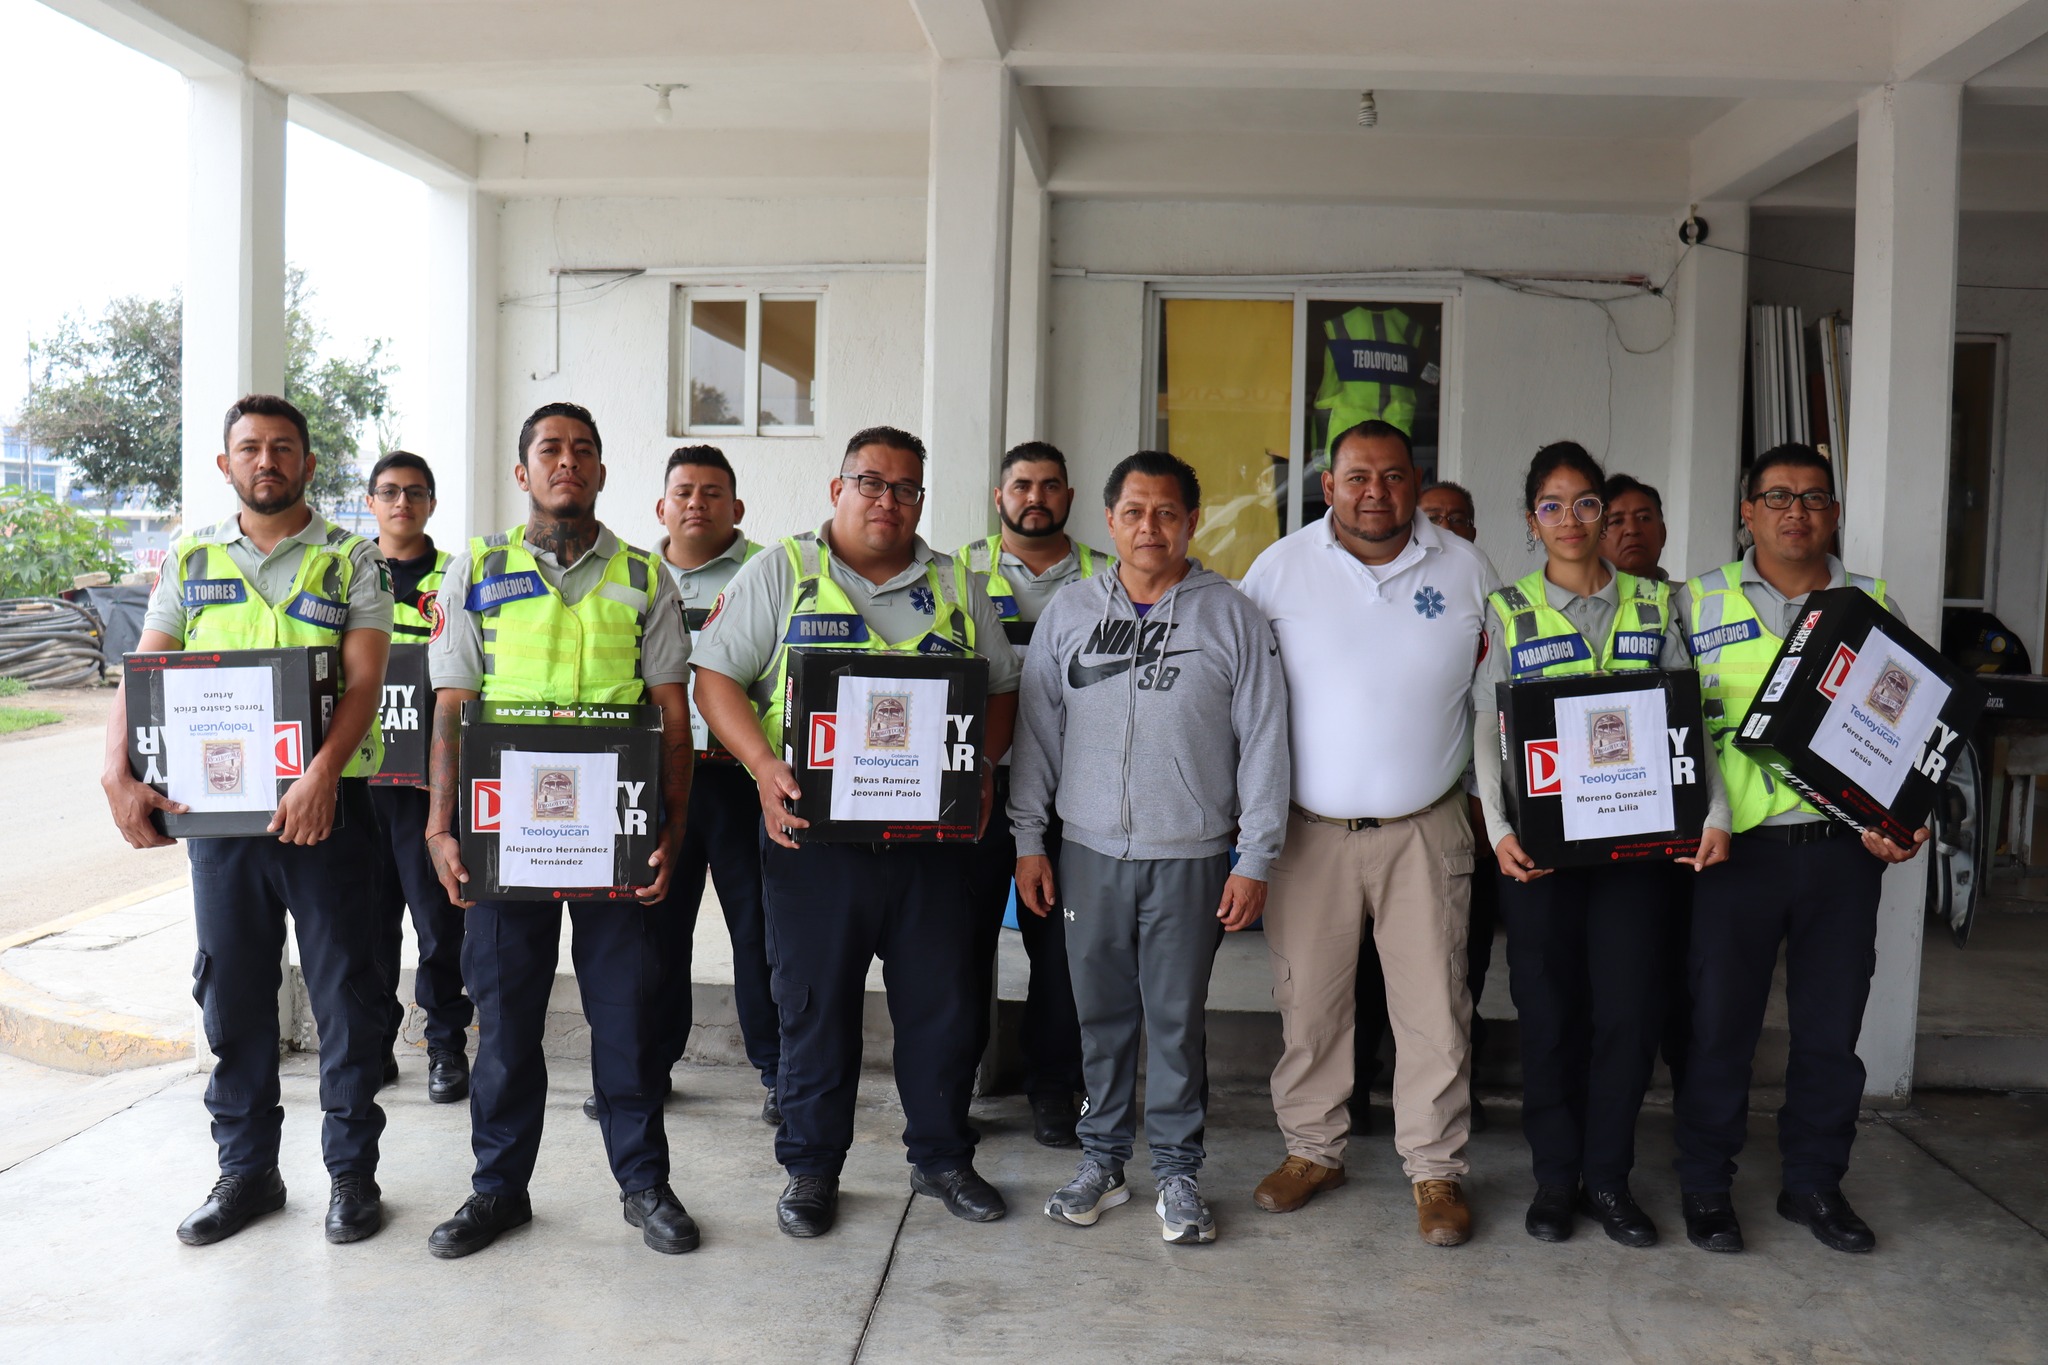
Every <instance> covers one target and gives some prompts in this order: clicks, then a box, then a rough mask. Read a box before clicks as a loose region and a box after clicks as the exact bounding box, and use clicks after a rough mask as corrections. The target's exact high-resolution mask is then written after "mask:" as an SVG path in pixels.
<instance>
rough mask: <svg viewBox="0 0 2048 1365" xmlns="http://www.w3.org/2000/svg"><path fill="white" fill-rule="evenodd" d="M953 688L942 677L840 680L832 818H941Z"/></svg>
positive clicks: (910, 820)
mask: <svg viewBox="0 0 2048 1365" xmlns="http://www.w3.org/2000/svg"><path fill="white" fill-rule="evenodd" d="M950 690H951V689H950V688H949V687H948V685H947V682H946V680H945V679H944V678H867V677H858V676H853V675H847V674H842V675H841V676H840V678H839V712H838V715H839V720H838V727H837V730H838V740H837V744H836V747H835V749H834V752H833V759H832V809H831V815H832V818H833V819H834V820H888V821H891V822H895V823H904V824H908V823H919V822H925V821H931V820H936V819H938V818H939V781H940V777H941V775H942V774H944V772H945V771H946V738H947V737H946V701H947V697H948V694H949V692H950Z"/></svg>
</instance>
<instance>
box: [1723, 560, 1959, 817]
mask: <svg viewBox="0 0 2048 1365" xmlns="http://www.w3.org/2000/svg"><path fill="white" fill-rule="evenodd" d="M1984 703H1985V692H1984V689H1983V687H1982V686H1980V685H1979V684H1978V683H1976V682H1975V681H1973V680H1972V679H1971V678H1970V677H1969V675H1968V674H1965V673H1964V672H1962V671H1961V670H1960V669H1958V668H1956V667H1955V665H1953V664H1952V663H1950V662H1949V661H1948V660H1947V659H1945V658H1943V657H1942V656H1941V655H1940V654H1939V653H1938V652H1937V651H1936V650H1935V649H1934V648H1933V647H1932V646H1930V645H1929V644H1927V643H1926V642H1925V641H1924V640H1922V639H1921V638H1920V637H1919V636H1917V635H1915V634H1913V632H1912V631H1910V630H1908V629H1907V628H1906V625H1905V623H1904V622H1903V621H1901V620H1899V618H1898V617H1896V616H1893V615H1892V614H1891V613H1890V612H1888V611H1886V610H1885V609H1884V608H1883V607H1880V606H1879V605H1878V604H1877V603H1876V602H1875V601H1874V600H1872V598H1871V597H1870V595H1869V594H1868V593H1865V592H1864V591H1862V590H1861V589H1859V588H1830V589H1828V590H1826V591H1823V592H1817V593H1814V594H1813V595H1812V596H1810V597H1808V598H1807V599H1806V608H1805V610H1804V611H1803V612H1802V613H1801V615H1800V617H1799V621H1798V624H1797V625H1796V626H1795V628H1794V629H1793V631H1792V634H1791V636H1790V638H1788V639H1787V640H1786V641H1785V643H1784V646H1783V647H1782V648H1780V649H1779V650H1778V657H1777V660H1776V661H1775V662H1774V663H1773V664H1772V665H1771V670H1770V672H1769V673H1767V674H1765V675H1764V686H1763V690H1762V691H1761V692H1759V693H1758V694H1757V698H1756V701H1755V702H1754V703H1752V704H1751V706H1750V709H1749V714H1748V715H1747V716H1745V717H1744V718H1743V722H1742V729H1741V731H1740V733H1738V734H1737V735H1736V737H1735V744H1736V747H1737V748H1739V749H1741V750H1742V751H1743V752H1744V753H1746V754H1748V755H1749V756H1750V757H1751V758H1753V759H1755V760H1756V761H1757V763H1758V764H1760V765H1761V766H1762V767H1763V768H1764V769H1765V770H1766V771H1768V772H1769V773H1770V774H1771V775H1772V776H1774V777H1776V778H1778V779H1779V780H1781V781H1783V782H1786V783H1789V784H1790V785H1791V786H1792V787H1793V788H1795V789H1796V790H1797V791H1798V792H1799V793H1800V794H1801V795H1802V796H1804V797H1805V798H1806V800H1807V801H1809V802H1810V803H1812V805H1813V807H1814V809H1816V810H1818V811H1820V812H1821V813H1822V814H1823V815H1827V816H1830V817H1832V818H1834V819H1836V820H1840V821H1842V822H1843V823H1845V824H1847V825H1850V826H1852V827H1854V828H1855V829H1857V830H1859V831H1860V830H1872V829H1874V830H1877V831H1879V832H1881V833H1882V834H1884V836H1885V837H1886V838H1888V839H1890V840H1891V841H1892V842H1893V843H1896V844H1899V845H1900V846H1902V847H1908V848H1910V847H1911V846H1912V843H1913V831H1914V830H1916V829H1918V828H1919V827H1920V826H1922V825H1924V824H1926V823H1927V816H1928V814H1929V812H1931V811H1932V810H1933V809H1934V800H1935V796H1936V794H1937V793H1938V792H1939V791H1940V788H1941V784H1942V782H1943V781H1944V780H1945V779H1946V778H1947V775H1948V768H1949V765H1950V764H1951V763H1952V762H1953V761H1954V760H1955V755H1956V751H1957V750H1958V749H1959V748H1960V747H1961V746H1962V743H1963V740H1964V739H1965V738H1966V737H1967V736H1968V735H1969V734H1970V732H1971V731H1972V730H1974V729H1975V728H1976V725H1977V718H1978V717H1979V716H1980V715H1981V714H1982V713H1983V710H1984Z"/></svg>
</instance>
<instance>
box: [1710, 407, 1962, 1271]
mask: <svg viewBox="0 0 2048 1365" xmlns="http://www.w3.org/2000/svg"><path fill="white" fill-rule="evenodd" d="M1840 523H1841V504H1840V503H1838V502H1837V501H1836V500H1835V476H1834V469H1833V467H1832V466H1830V465H1829V463H1828V460H1827V457H1826V456H1824V455H1822V454H1820V453H1819V452H1818V451H1816V450H1814V449H1813V447H1811V446H1803V445H1792V444H1788V445H1781V446H1778V447H1776V448H1774V449H1772V450H1768V451H1766V452H1764V453H1763V454H1762V455H1759V456H1758V457H1757V460H1756V463H1755V464H1753V465H1751V466H1750V469H1749V475H1748V479H1747V481H1746V483H1745V485H1744V488H1743V499H1742V524H1743V525H1744V526H1746V527H1748V528H1749V533H1750V535H1751V536H1752V537H1754V538H1755V541H1756V546H1755V548H1754V549H1752V550H1751V551H1750V552H1749V553H1748V554H1746V555H1744V556H1743V557H1742V558H1741V559H1739V560H1737V561H1736V562H1735V563H1733V564H1727V565H1723V566H1722V567H1721V568H1718V569H1715V570H1713V571H1712V572H1711V573H1706V574H1702V575H1700V576H1699V577H1698V578H1695V579H1693V580H1692V581H1691V582H1690V583H1687V584H1686V585H1685V592H1684V594H1683V597H1682V599H1681V601H1680V604H1679V610H1680V611H1681V612H1682V613H1683V615H1684V618H1685V622H1686V629H1687V630H1688V631H1689V632H1690V633H1691V637H1692V652H1693V658H1694V661H1695V663H1696V666H1697V667H1698V668H1699V672H1700V697H1701V705H1702V708H1703V710H1704V712H1705V718H1706V724H1707V736H1708V738H1710V739H1711V740H1712V741H1713V743H1714V746H1715V750H1716V752H1717V754H1718V755H1719V757H1720V760H1721V773H1722V776H1723V778H1724V779H1725V780H1726V782H1727V787H1728V802H1729V806H1730V808H1731V814H1732V815H1733V817H1734V819H1733V824H1734V848H1733V850H1732V852H1731V853H1730V856H1729V860H1728V861H1727V862H1726V863H1723V864H1721V865H1720V866H1718V867H1712V868H1708V869H1707V870H1705V871H1703V872H1701V873H1700V874H1699V876H1698V877H1697V878H1696V879H1695V881H1694V891H1693V914H1692V947H1691V953H1690V956H1689V959H1688V974H1689V976H1690V979H1691V982H1692V995H1693V1017H1692V1046H1691V1050H1690V1054H1689V1059H1688V1062H1687V1066H1686V1081H1685V1087H1684V1089H1682V1090H1680V1091H1679V1092H1678V1099H1677V1103H1676V1105H1675V1106H1674V1116H1675V1117H1676V1119H1677V1138H1678V1160H1677V1163H1676V1164H1677V1167H1678V1184H1679V1190H1680V1192H1681V1194H1682V1196H1683V1207H1684V1213H1685V1232H1686V1237H1687V1239H1688V1240H1690V1241H1691V1242H1692V1244H1693V1245H1694V1246H1696V1247H1699V1248H1701V1249H1702V1250H1705V1251H1740V1250H1742V1227H1741V1224H1739V1223H1738V1222H1737V1221H1736V1217H1735V1205H1734V1203H1733V1202H1732V1200H1731V1199H1730V1196H1729V1190H1730V1188H1731V1186H1732V1185H1733V1182H1734V1179H1735V1158H1736V1156H1737V1155H1738V1154H1739V1153H1740V1152H1741V1151H1742V1146H1743V1141H1744V1139H1745V1138H1746V1137H1747V1136H1748V1129H1749V1081H1750V1062H1751V1059H1752V1058H1753V1057H1755V1055H1756V1044H1757V1038H1758V1037H1759V1035H1760V1034H1761V1033H1762V1031H1763V1023H1764V1006H1765V1003H1766V1002H1767V1001H1768V1000H1769V998H1770V994H1771V978H1772V975H1773V974H1774V973H1775V971H1776V970H1777V965H1778V951H1779V948H1780V946H1781V945H1782V947H1783V948H1784V952H1785V995H1786V1007H1787V1010H1788V1012H1789V1017H1790V1021H1791V1057H1790V1060H1789V1061H1788V1062H1787V1063H1786V1068H1785V1104H1784V1107H1783V1108H1781V1109H1780V1110H1779V1111H1778V1151H1779V1156H1780V1159H1781V1165H1782V1179H1781V1184H1780V1193H1779V1195H1778V1213H1779V1215H1780V1216H1781V1217H1783V1218H1785V1219H1787V1220H1788V1221H1790V1222H1794V1223H1798V1224H1799V1225H1801V1226H1802V1227H1805V1228H1806V1229H1808V1230H1809V1231H1811V1232H1812V1233H1813V1235H1814V1236H1815V1237H1816V1238H1818V1239H1819V1240H1820V1241H1821V1243H1822V1244H1823V1245H1826V1246H1828V1247H1831V1248H1833V1249H1834V1250H1836V1251H1869V1250H1870V1249H1871V1248H1872V1247H1873V1246H1875V1245H1876V1244H1877V1238H1876V1237H1875V1235H1873V1234H1872V1232H1871V1230H1870V1226H1869V1225H1868V1224H1867V1223H1865V1222H1864V1221H1863V1220H1862V1219H1861V1218H1859V1217H1857V1216H1856V1212H1855V1210H1854V1209H1852V1208H1850V1207H1849V1201H1848V1200H1847V1199H1845V1198H1844V1197H1843V1195H1842V1177H1843V1176H1844V1175H1845V1174H1846V1173H1847V1172H1848V1169H1849V1147H1850V1145H1851V1144H1852V1143H1853V1142H1855V1140H1856V1111H1857V1110H1858V1109H1859V1108H1860V1107H1861V1105H1862V1103H1863V1080H1864V1071H1863V1062H1862V1059H1860V1058H1859V1057H1858V1056H1857V1055H1856V1038H1857V1035H1858V1034H1859V1033H1860V1032H1861V1031H1862V1027H1863V1006H1864V1003H1865V1002H1866V1001H1867V1000H1868V999H1869V998H1870V976H1871V972H1872V971H1873V970H1874V969H1875V967H1876V963H1877V903H1878V895H1879V888H1880V883H1881V882H1882V880H1883V876H1884V870H1885V868H1886V866H1887V865H1889V864H1891V863H1902V862H1905V861H1907V860H1908V859H1910V858H1912V857H1913V856H1914V855H1915V854H1916V853H1918V852H1919V851H1920V845H1921V844H1922V843H1925V842H1926V841H1927V839H1928V837H1929V834H1928V831H1927V830H1925V829H1921V830H1919V831H1917V832H1916V837H1915V841H1914V844H1913V846H1912V847H1911V848H1900V847H1899V846H1898V845H1897V844H1894V843H1892V842H1891V841H1890V840H1889V839H1886V838H1885V837H1884V836H1883V835H1881V834H1878V833H1876V832H1875V831H1872V832H1870V833H1867V834H1865V835H1863V837H1862V838H1861V839H1859V838H1857V837H1856V831H1855V830H1853V829H1851V828H1850V827H1849V826H1848V825H1845V824H1841V823H1839V822H1836V821H1832V820H1828V819H1826V818H1825V817H1823V816H1822V815H1821V814H1820V813H1819V812H1818V811H1816V810H1815V809H1814V808H1813V807H1812V806H1810V805H1808V804H1806V803H1805V802H1804V801H1802V800H1800V799H1799V793H1798V792H1796V791H1793V790H1792V789H1791V788H1790V787H1787V786H1786V785H1785V784H1784V783H1782V782H1779V781H1777V780H1775V779H1773V778H1772V777H1771V775H1770V774H1769V773H1767V772H1766V771H1764V769H1763V768H1762V767H1761V766H1759V765H1758V764H1757V762H1756V761H1755V760H1754V759H1752V758H1751V757H1750V756H1749V755H1748V754H1746V753H1744V752H1743V751H1742V750H1740V749H1738V748H1736V747H1735V736H1736V734H1737V732H1738V731H1739V730H1740V729H1741V727H1742V721H1743V717H1745V716H1747V715H1748V714H1749V707H1750V703H1751V702H1752V701H1753V700H1754V699H1755V697H1756V694H1757V692H1758V690H1759V689H1760V688H1762V687H1763V685H1764V680H1765V674H1766V673H1768V672H1769V671H1770V668H1771V665H1772V663H1773V662H1775V661H1776V659H1777V657H1778V649H1779V647H1780V646H1781V645H1782V644H1783V643H1784V641H1785V637H1786V636H1787V635H1789V634H1791V633H1792V630H1793V629H1794V625H1795V623H1796V622H1797V621H1798V619H1799V613H1800V611H1801V610H1802V609H1803V608H1804V606H1805V603H1806V597H1807V594H1808V593H1813V592H1819V591H1820V590H1822V589H1824V588H1840V587H1845V586H1846V587H1856V588H1861V589H1862V590H1863V591H1865V592H1867V593H1869V594H1870V595H1871V596H1872V597H1874V598H1876V599H1877V601H1878V602H1879V603H1881V604H1884V605H1885V606H1887V607H1889V606H1890V605H1891V604H1890V601H1889V594H1888V593H1887V592H1886V589H1885V583H1884V580H1883V579H1881V578H1869V577H1866V576H1865V575H1863V574H1852V573H1849V572H1847V571H1846V570H1844V569H1843V567H1842V561H1841V560H1839V559H1837V558H1835V557H1834V555H1832V554H1830V553H1829V552H1828V547H1829V545H1830V544H1831V543H1832V542H1833V540H1834V536H1835V529H1836V527H1837V526H1839V525H1840Z"/></svg>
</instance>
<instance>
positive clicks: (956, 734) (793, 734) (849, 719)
mask: <svg viewBox="0 0 2048 1365" xmlns="http://www.w3.org/2000/svg"><path fill="white" fill-rule="evenodd" d="M842 698H844V699H845V700H846V703H847V705H848V707H850V708H851V713H850V714H842V711H841V701H842ZM987 709H988V660H986V659H984V658H981V657H980V656H979V655H944V654H908V653H904V654H897V653H870V652H867V651H861V650H851V649H805V648H801V647H799V648H793V649H791V650H790V651H789V678H788V682H787V684H786V691H785V694H784V696H783V706H782V717H783V726H782V735H783V741H782V742H783V757H784V758H785V759H786V760H787V761H788V763H789V766H790V767H791V768H792V769H793V770H794V771H795V773H796V779H797V782H798V784H799V785H800V786H802V788H803V795H802V796H801V797H800V798H798V800H797V801H796V802H794V803H793V804H792V806H791V812H792V813H793V814H795V815H797V816H800V817H801V818H803V819H805V820H808V821H810V826H809V828H807V829H802V830H799V831H797V836H796V837H797V840H798V842H800V843H814V844H815V843H884V842H886V843H899V842H900V843H949V842H953V841H956V840H968V841H971V840H972V839H973V838H974V837H975V833H976V831H977V829H978V828H979V827H980V823H981V754H982V723H983V720H984V717H985V714H986V712H987ZM835 803H836V804H835ZM835 810H836V812H837V815H836V818H835Z"/></svg>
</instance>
